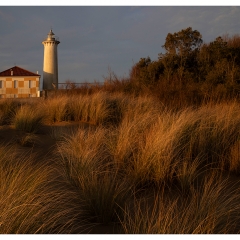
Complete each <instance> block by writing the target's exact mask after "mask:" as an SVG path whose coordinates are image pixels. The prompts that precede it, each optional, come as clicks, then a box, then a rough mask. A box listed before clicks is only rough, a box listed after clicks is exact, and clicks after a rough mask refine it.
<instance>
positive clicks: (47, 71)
mask: <svg viewBox="0 0 240 240" xmlns="http://www.w3.org/2000/svg"><path fill="white" fill-rule="evenodd" d="M59 43H60V42H59V39H58V37H56V36H55V34H54V33H53V31H52V29H51V30H50V32H49V33H48V35H47V38H45V39H44V40H43V42H42V44H43V46H44V55H43V90H51V89H57V88H58V55H57V46H58V44H59Z"/></svg>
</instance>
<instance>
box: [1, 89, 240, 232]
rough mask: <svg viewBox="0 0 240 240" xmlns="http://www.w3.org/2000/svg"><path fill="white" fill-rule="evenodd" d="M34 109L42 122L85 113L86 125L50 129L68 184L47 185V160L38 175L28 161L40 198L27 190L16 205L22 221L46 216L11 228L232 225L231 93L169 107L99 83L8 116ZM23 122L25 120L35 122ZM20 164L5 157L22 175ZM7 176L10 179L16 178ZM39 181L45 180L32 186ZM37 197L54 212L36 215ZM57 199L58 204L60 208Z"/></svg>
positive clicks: (234, 139) (215, 228)
mask: <svg viewBox="0 0 240 240" xmlns="http://www.w3.org/2000/svg"><path fill="white" fill-rule="evenodd" d="M31 109H37V111H39V112H41V114H42V116H43V119H45V123H47V124H49V123H52V122H58V121H83V122H88V123H91V127H85V126H84V127H79V128H78V129H76V128H72V129H70V128H69V129H67V130H66V129H65V130H66V131H65V130H63V129H61V130H60V132H53V133H52V134H53V137H54V138H56V142H57V146H56V153H55V154H56V159H54V162H55V164H56V165H55V166H57V170H58V171H59V173H60V178H61V179H62V182H61V184H62V185H64V186H65V188H64V190H63V188H62V187H60V188H58V187H56V185H55V184H56V182H54V183H53V182H52V181H50V183H51V184H53V185H51V184H50V185H51V186H55V187H50V185H49V182H48V183H46V182H47V181H46V179H49V176H50V175H51V174H52V173H49V171H50V169H49V168H48V167H46V166H45V167H44V168H42V171H43V172H42V173H43V174H42V175H41V176H40V175H39V174H40V172H41V171H40V170H39V168H40V166H32V165H31V164H30V167H28V169H30V170H29V172H28V170H26V171H25V175H26V176H25V177H26V178H27V176H31V179H34V177H36V178H37V180H36V185H34V187H33V190H31V189H30V190H29V193H30V195H31V196H34V194H35V190H36V192H38V193H39V194H41V195H42V197H37V198H34V199H32V202H31V199H30V200H28V198H27V200H26V202H27V201H29V202H30V205H31V204H32V205H31V206H33V205H34V207H36V210H35V208H34V210H31V209H30V210H29V209H24V208H23V210H22V211H26V212H28V213H29V214H30V215H27V217H26V216H25V215H24V214H23V213H22V214H23V215H24V217H23V218H24V220H23V222H24V221H26V220H27V219H29V221H30V219H31V218H30V216H32V215H33V218H32V219H33V221H35V218H34V217H35V216H36V217H38V219H41V218H44V217H45V218H44V219H45V220H46V221H44V220H39V221H40V222H41V221H42V222H41V224H43V222H44V226H43V225H41V224H39V225H38V228H37V229H35V228H33V227H31V229H30V230H29V229H28V228H27V230H24V228H20V226H19V225H18V227H16V228H14V230H11V231H12V232H24V231H26V232H38V233H41V232H50V233H51V232H64V231H65V232H66V231H68V230H69V227H70V226H71V227H70V228H71V230H69V231H70V232H73V231H75V230H76V221H80V222H81V221H82V220H87V222H89V223H91V224H95V223H104V224H107V223H108V224H109V223H113V222H114V223H119V222H121V225H122V228H123V230H124V232H125V233H232V232H238V226H239V225H238V221H239V220H240V219H239V216H238V211H239V204H238V200H239V197H240V196H239V192H238V187H237V185H234V188H235V189H233V188H232V189H231V188H229V186H231V184H230V185H229V183H230V179H223V178H222V176H221V177H220V175H224V174H225V175H228V174H229V175H231V174H232V173H234V174H235V175H238V174H239V170H240V158H239V156H240V147H239V146H240V144H239V129H240V128H239V127H240V117H239V116H240V114H239V113H240V107H239V104H238V102H237V101H229V102H225V103H223V102H219V103H214V102H209V103H207V104H204V105H202V106H199V107H198V108H193V107H184V108H182V109H178V108H174V109H171V108H169V106H164V105H162V104H161V103H159V102H156V101H155V100H154V99H153V98H152V97H149V96H148V97H147V96H145V97H144V96H139V97H134V96H127V95H124V94H122V93H114V94H111V95H109V94H107V93H106V92H101V91H100V92H96V93H93V94H91V95H89V94H86V95H79V96H71V97H68V96H66V95H65V96H64V95H62V96H55V97H53V98H48V99H47V100H44V102H43V103H40V104H39V103H38V104H36V103H32V104H31V105H28V103H25V104H24V105H22V106H19V109H15V110H14V111H15V113H16V114H15V118H16V116H18V115H17V114H19V113H21V111H23V110H24V111H25V112H23V113H24V114H22V116H23V119H25V120H24V121H26V119H28V120H30V119H31V118H30V117H29V116H30V115H28V114H29V113H30V112H31ZM37 111H36V112H37ZM16 119H17V118H16ZM24 124H25V125H26V126H27V127H28V128H29V127H30V126H31V125H34V124H33V123H30V122H27V121H26V122H25V123H24ZM24 124H22V125H24ZM25 125H24V126H25ZM33 129H34V128H33ZM25 131H29V130H26V129H25ZM7 155H8V154H5V155H4V154H2V156H7ZM3 159H6V157H3ZM20 159H21V158H20ZM26 159H28V158H26ZM4 161H5V160H4ZM12 162H13V161H11V164H13V163H12ZM20 162H21V164H22V162H23V161H20ZM26 162H27V163H28V161H26ZM17 163H18V162H16V164H17ZM27 163H26V164H27ZM14 164H15V163H14ZM21 164H20V163H19V166H17V165H16V166H17V167H15V165H14V166H13V165H9V166H10V167H9V169H12V168H14V169H15V170H16V169H19V171H20V172H21V174H22V172H24V169H25V168H27V167H25V165H24V164H23V168H20V165H21ZM3 166H4V164H3ZM45 169H46V175H44V173H45ZM11 171H12V170H11ZM38 171H39V172H38ZM9 172H10V170H9ZM50 172H51V171H50ZM208 172H210V175H209V174H208ZM31 173H33V174H34V175H31ZM211 174H212V175H211ZM13 176H14V175H13ZM44 176H45V177H46V178H44ZM7 177H8V175H7ZM7 177H6V176H5V175H4V174H3V178H5V179H7ZM21 177H22V178H23V176H22V175H21ZM38 177H39V179H38ZM41 177H43V178H44V179H41ZM17 178H20V177H17ZM14 179H15V178H13V179H11V181H13V182H14V184H17V182H16V181H15V180H14ZM27 179H28V178H27ZM7 181H9V180H7ZM20 182H21V181H20ZM33 182H34V181H33ZM37 182H38V183H40V182H42V184H43V185H41V184H40V187H39V188H38V185H37ZM34 183H35V182H34ZM16 186H17V185H16ZM22 186H23V187H24V181H23V182H22ZM35 186H36V187H35ZM42 186H43V187H42ZM58 186H60V185H58ZM17 187H18V188H19V189H21V188H20V187H19V186H17ZM49 187H50V188H49ZM12 188H13V187H12ZM25 189H26V188H24V190H23V192H24V191H25ZM39 189H40V190H39ZM145 189H154V190H155V191H156V195H155V196H153V194H152V196H151V198H150V200H149V199H148V198H147V196H146V195H144V191H145ZM14 191H15V190H14ZM31 191H32V192H31ZM41 191H42V192H41ZM45 191H47V193H46V192H45ZM64 191H65V192H64ZM173 191H174V193H172V192H173ZM26 192H27V190H26ZM8 194H9V193H7V194H6V196H7V195H8ZM26 194H28V193H26ZM48 194H49V195H48ZM19 195H20V196H21V194H19ZM30 195H29V198H30ZM53 195H55V196H56V201H55V200H53V199H52V196H53ZM135 195H137V197H135ZM139 196H140V198H141V199H142V200H141V201H139ZM46 199H51V203H52V204H53V205H51V203H50V201H48V200H46ZM151 199H152V200H151ZM38 200H39V201H40V203H39V202H38ZM149 201H150V202H149ZM6 202H7V201H5V203H4V204H6ZM4 204H3V205H4ZM41 204H43V206H44V208H43V209H45V206H46V211H47V212H48V213H51V214H49V215H48V214H46V213H44V214H43V215H44V217H43V216H42V215H41V214H42V212H41V211H40V209H38V207H39V206H42V205H41ZM16 205H17V203H16ZM152 205H153V208H152V207H151V206H152ZM6 206H7V205H6ZM17 206H18V205H17ZM56 206H61V208H60V209H58V210H57V209H56ZM17 208H18V207H17ZM17 208H16V209H17ZM6 209H7V207H6ZM11 209H12V208H11ZM13 209H15V207H13ZM73 209H74V210H73ZM132 209H133V210H134V211H133V212H132ZM9 211H10V210H9ZM31 211H33V212H34V211H36V212H37V213H36V215H35V212H34V213H33V214H32V212H31ZM20 212H21V211H20ZM7 213H8V211H7ZM26 214H27V213H26ZM31 214H32V215H31ZM6 216H7V215H6ZM56 216H58V219H57V217H56ZM55 217H56V218H55ZM19 218H21V216H19ZM59 221H60V222H59ZM7 222H10V220H7ZM16 222H17V221H16ZM51 223H52V225H51ZM65 223H67V226H66V225H65ZM11 224H12V223H11ZM28 224H29V226H30V225H31V224H30V223H28ZM46 224H47V225H46ZM80 225H81V224H80ZM21 226H22V225H21ZM65 227H66V228H65ZM83 228H84V226H83ZM6 229H7V228H6ZM6 229H5V230H4V231H7V230H6ZM16 229H17V230H16ZM19 229H20V230H19ZM73 229H74V230H73ZM79 229H80V228H79ZM11 231H10V232H11Z"/></svg>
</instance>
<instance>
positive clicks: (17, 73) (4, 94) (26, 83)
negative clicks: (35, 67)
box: [0, 66, 41, 98]
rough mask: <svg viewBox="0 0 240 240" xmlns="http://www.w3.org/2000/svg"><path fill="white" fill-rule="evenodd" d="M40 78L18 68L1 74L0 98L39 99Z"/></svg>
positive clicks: (35, 74)
mask: <svg viewBox="0 0 240 240" xmlns="http://www.w3.org/2000/svg"><path fill="white" fill-rule="evenodd" d="M40 77H41V75H39V74H37V73H33V72H30V71H28V70H26V69H23V68H20V67H18V66H15V67H12V68H9V69H7V70H5V71H3V72H0V98H28V97H39V96H40V92H39V85H40Z"/></svg>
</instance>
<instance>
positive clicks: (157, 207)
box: [121, 171, 240, 234]
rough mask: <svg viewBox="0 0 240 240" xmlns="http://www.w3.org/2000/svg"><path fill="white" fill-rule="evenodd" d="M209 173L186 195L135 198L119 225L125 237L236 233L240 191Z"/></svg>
mask: <svg viewBox="0 0 240 240" xmlns="http://www.w3.org/2000/svg"><path fill="white" fill-rule="evenodd" d="M237 185H238V183H235V185H234V187H233V186H232V185H231V187H230V186H229V183H228V181H227V179H224V178H223V177H221V176H219V173H217V172H215V171H210V173H209V174H208V175H206V176H205V177H204V179H203V180H202V184H201V185H198V186H193V185H192V187H191V190H190V192H189V194H188V195H187V196H185V195H176V196H174V197H170V196H169V194H167V193H165V194H163V193H161V194H157V195H156V196H155V197H154V198H153V199H150V200H149V199H146V198H141V199H139V200H138V199H136V200H135V202H134V205H133V206H131V207H127V208H126V209H125V214H124V220H123V221H122V222H121V224H122V226H123V231H124V233H127V234H226V233H228V234H230V233H239V223H240V222H239V220H240V217H239V214H238V212H239V207H240V205H239V202H238V199H239V188H238V187H237Z"/></svg>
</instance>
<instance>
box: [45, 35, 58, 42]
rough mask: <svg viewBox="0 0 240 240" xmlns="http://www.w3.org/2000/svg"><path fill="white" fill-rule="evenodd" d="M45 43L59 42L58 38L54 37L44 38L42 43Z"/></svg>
mask: <svg viewBox="0 0 240 240" xmlns="http://www.w3.org/2000/svg"><path fill="white" fill-rule="evenodd" d="M45 41H57V42H59V37H57V36H54V37H51V38H49V37H46V38H44V39H43V42H45Z"/></svg>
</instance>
